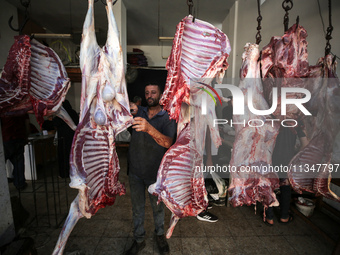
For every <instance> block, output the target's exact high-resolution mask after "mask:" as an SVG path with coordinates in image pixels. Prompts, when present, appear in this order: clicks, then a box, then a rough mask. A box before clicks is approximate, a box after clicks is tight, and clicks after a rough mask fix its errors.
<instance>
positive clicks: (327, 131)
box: [288, 55, 340, 202]
mask: <svg viewBox="0 0 340 255" xmlns="http://www.w3.org/2000/svg"><path fill="white" fill-rule="evenodd" d="M309 77H310V78H309V79H308V81H306V88H307V89H308V90H309V91H310V92H311V94H312V98H311V100H310V101H309V102H308V103H307V104H306V107H307V109H308V110H310V111H311V112H312V113H313V116H308V117H306V119H305V123H307V125H309V134H308V136H309V138H310V141H309V143H308V145H307V146H306V147H305V148H304V149H303V150H302V151H300V152H299V153H298V154H297V155H296V156H295V157H294V158H293V159H292V160H291V162H290V164H291V165H292V167H291V169H290V171H289V173H288V176H289V180H290V183H291V184H292V187H293V189H294V190H295V191H296V192H298V193H300V194H301V193H302V192H303V191H307V192H311V193H314V194H315V195H317V196H319V195H322V196H325V197H326V198H329V199H333V200H336V201H339V202H340V198H339V196H337V195H336V194H335V193H334V192H332V191H331V190H330V181H331V173H332V172H333V171H334V172H336V170H337V167H336V165H333V164H332V162H331V158H332V152H333V144H334V141H335V137H336V135H337V134H338V132H339V130H340V123H339V119H340V116H339V115H340V82H339V79H338V77H337V75H336V62H335V61H334V58H333V56H332V55H327V56H325V57H324V58H321V59H319V61H318V63H317V65H315V66H310V75H309Z"/></svg>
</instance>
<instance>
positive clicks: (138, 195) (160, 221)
mask: <svg viewBox="0 0 340 255" xmlns="http://www.w3.org/2000/svg"><path fill="white" fill-rule="evenodd" d="M129 182H130V192H131V203H132V217H133V236H134V238H135V240H136V241H137V242H139V243H140V242H142V241H143V240H144V237H145V229H144V219H145V200H146V199H145V198H146V196H145V192H147V193H148V194H149V198H150V203H151V207H152V211H153V220H154V224H155V234H156V235H158V236H159V235H163V234H164V205H163V203H162V202H160V203H159V204H158V205H157V200H158V197H157V196H153V195H151V194H150V193H149V192H148V191H147V189H148V187H149V186H150V185H151V184H153V183H155V181H150V180H143V179H141V178H139V177H137V176H136V175H133V174H132V173H129Z"/></svg>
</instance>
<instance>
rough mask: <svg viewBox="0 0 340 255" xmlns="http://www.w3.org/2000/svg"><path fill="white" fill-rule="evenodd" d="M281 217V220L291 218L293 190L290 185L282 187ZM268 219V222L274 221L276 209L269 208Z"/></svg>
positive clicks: (267, 211)
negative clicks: (290, 208) (290, 209)
mask: <svg viewBox="0 0 340 255" xmlns="http://www.w3.org/2000/svg"><path fill="white" fill-rule="evenodd" d="M280 193H281V194H280V217H281V219H288V218H289V207H290V200H291V193H292V192H291V189H290V185H283V186H280ZM266 217H267V219H268V220H272V219H273V218H274V208H273V207H268V209H267V210H266Z"/></svg>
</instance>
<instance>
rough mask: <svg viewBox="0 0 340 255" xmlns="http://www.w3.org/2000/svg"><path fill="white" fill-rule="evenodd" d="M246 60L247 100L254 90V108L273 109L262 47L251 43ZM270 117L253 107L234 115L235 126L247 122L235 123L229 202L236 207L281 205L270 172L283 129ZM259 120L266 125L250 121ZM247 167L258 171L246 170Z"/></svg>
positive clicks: (242, 84)
mask: <svg viewBox="0 0 340 255" xmlns="http://www.w3.org/2000/svg"><path fill="white" fill-rule="evenodd" d="M242 60H243V62H242V66H241V71H240V74H241V82H240V85H239V88H240V89H241V90H242V92H243V94H244V95H245V100H247V94H248V96H249V91H250V90H252V94H251V95H252V103H253V106H254V108H255V109H257V110H266V109H269V106H268V104H267V102H266V100H265V99H264V96H263V88H262V84H261V78H260V63H259V62H258V60H259V49H258V45H257V44H250V43H247V44H246V46H245V51H244V53H243V55H242ZM234 100H240V99H238V98H235V99H234ZM244 103H245V105H246V104H247V102H244ZM268 117H269V116H262V115H261V116H258V115H255V114H253V113H252V112H250V110H249V108H245V113H244V115H234V116H233V123H244V125H243V124H235V142H234V146H233V151H232V156H231V161H230V166H231V167H234V168H235V169H237V171H231V184H230V186H229V189H228V190H229V194H230V195H229V201H230V203H231V204H232V205H233V206H242V205H251V204H256V202H257V201H259V202H261V203H262V204H263V205H264V206H265V207H267V206H270V205H278V201H277V199H276V196H275V193H274V189H276V188H278V184H279V179H278V177H277V175H276V174H275V173H273V172H270V171H268V170H267V169H269V168H268V167H269V165H271V162H272V159H271V157H272V152H273V149H274V145H275V139H276V136H277V134H278V130H279V127H280V126H279V125H278V123H272V122H270V121H266V118H268ZM255 119H257V120H261V121H262V122H261V123H263V125H262V126H261V123H250V124H249V122H248V121H249V120H255ZM247 167H249V169H254V171H242V169H246V168H247ZM252 167H253V168H252Z"/></svg>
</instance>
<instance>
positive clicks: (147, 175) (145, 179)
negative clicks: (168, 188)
mask: <svg viewBox="0 0 340 255" xmlns="http://www.w3.org/2000/svg"><path fill="white" fill-rule="evenodd" d="M160 98H161V88H160V87H159V85H153V84H152V85H151V84H150V85H147V86H146V87H145V99H146V101H147V104H148V106H147V107H142V106H136V105H135V104H131V106H130V107H131V111H132V114H133V115H135V118H134V123H133V126H132V128H133V131H132V136H131V142H130V147H129V153H128V166H129V182H130V191H131V203H132V212H133V227H134V228H133V235H134V242H133V244H132V246H131V248H130V249H129V250H128V251H127V254H138V252H140V251H141V250H142V249H143V248H144V247H145V240H144V238H145V229H144V217H145V190H147V189H148V187H149V186H150V185H151V184H153V183H155V182H156V179H157V172H158V168H159V165H160V163H161V160H162V158H163V155H164V153H165V152H166V151H167V149H168V148H169V147H170V146H171V145H172V144H173V141H174V138H175V135H176V123H175V121H173V120H169V115H168V113H167V112H166V111H165V110H163V109H162V107H161V106H160V105H159V100H160ZM148 194H149V193H148ZM149 198H150V203H151V207H152V210H153V218H154V225H155V235H156V241H157V245H158V248H159V251H160V253H161V254H168V253H169V245H168V243H167V241H166V238H165V236H164V205H163V203H159V204H158V205H157V200H158V198H157V197H156V196H153V195H151V194H149Z"/></svg>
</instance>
